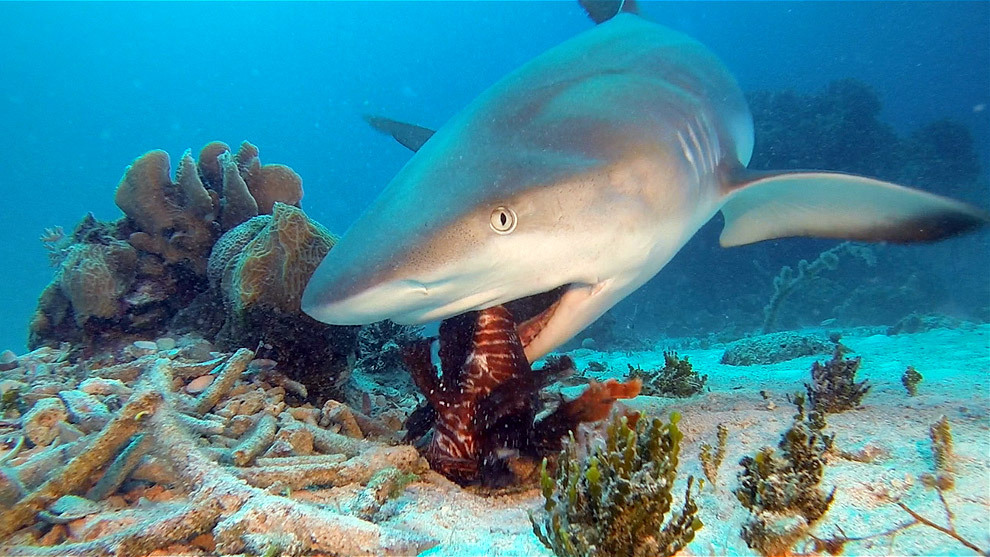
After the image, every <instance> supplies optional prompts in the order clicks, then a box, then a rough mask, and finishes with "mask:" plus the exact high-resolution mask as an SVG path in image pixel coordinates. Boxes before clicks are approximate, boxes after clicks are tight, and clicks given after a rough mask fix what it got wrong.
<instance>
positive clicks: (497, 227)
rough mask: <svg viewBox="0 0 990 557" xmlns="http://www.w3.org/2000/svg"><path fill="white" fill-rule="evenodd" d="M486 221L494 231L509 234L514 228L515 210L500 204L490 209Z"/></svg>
mask: <svg viewBox="0 0 990 557" xmlns="http://www.w3.org/2000/svg"><path fill="white" fill-rule="evenodd" d="M488 223H489V224H490V225H491V227H492V230H494V231H495V232H496V233H498V234H509V233H511V232H512V231H513V230H515V229H516V212H515V211H513V210H512V209H510V208H508V207H505V206H502V205H500V206H498V207H495V209H493V210H492V215H491V218H490V219H489V221H488Z"/></svg>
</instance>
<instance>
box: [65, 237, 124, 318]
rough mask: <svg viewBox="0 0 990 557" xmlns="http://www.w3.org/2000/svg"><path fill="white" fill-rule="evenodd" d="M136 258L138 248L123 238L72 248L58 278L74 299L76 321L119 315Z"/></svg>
mask: <svg viewBox="0 0 990 557" xmlns="http://www.w3.org/2000/svg"><path fill="white" fill-rule="evenodd" d="M137 259H138V256H137V251H136V250H135V249H134V248H132V247H131V246H129V245H128V244H126V243H124V242H120V241H114V242H111V243H110V244H108V245H103V244H74V245H73V246H71V247H70V248H69V253H68V256H67V257H66V258H65V260H64V261H63V262H62V265H61V266H60V267H59V270H58V274H57V275H56V277H55V282H56V283H57V284H58V286H59V289H60V290H61V291H62V293H63V294H64V295H65V297H66V298H68V300H69V302H70V303H71V305H72V311H73V313H74V315H75V320H76V324H77V325H79V326H80V327H81V326H83V325H84V324H85V322H86V321H87V320H88V319H89V318H90V317H100V318H104V319H112V318H116V317H119V316H120V314H121V312H122V311H123V307H124V306H123V304H122V303H121V297H122V296H123V295H124V293H125V292H127V290H128V289H129V288H130V286H131V283H133V282H134V277H135V273H136V270H137Z"/></svg>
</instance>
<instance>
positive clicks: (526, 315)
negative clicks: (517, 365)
mask: <svg viewBox="0 0 990 557" xmlns="http://www.w3.org/2000/svg"><path fill="white" fill-rule="evenodd" d="M570 286H571V285H570V284H563V285H560V286H558V287H557V288H554V289H553V290H549V291H547V292H541V293H539V294H533V295H532V296H526V297H525V298H519V299H518V300H513V301H511V302H506V303H505V304H504V305H505V307H506V309H508V310H509V312H510V313H512V317H513V319H515V322H516V331H517V332H518V334H519V340H520V341H521V342H522V345H523V348H525V347H527V346H529V344H530V343H531V342H533V339H535V338H536V337H537V336H539V334H540V333H541V332H542V331H543V328H544V327H546V325H547V323H549V322H550V319H551V318H553V314H554V312H555V311H556V310H557V306H558V305H559V304H560V299H561V298H562V297H563V296H564V293H565V292H567V290H568V289H569V288H570Z"/></svg>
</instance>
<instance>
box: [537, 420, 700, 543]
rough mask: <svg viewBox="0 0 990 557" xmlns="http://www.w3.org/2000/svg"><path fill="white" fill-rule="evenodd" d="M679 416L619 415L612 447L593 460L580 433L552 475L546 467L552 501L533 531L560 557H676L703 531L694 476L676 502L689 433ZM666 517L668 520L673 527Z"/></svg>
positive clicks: (594, 451) (609, 441)
mask: <svg viewBox="0 0 990 557" xmlns="http://www.w3.org/2000/svg"><path fill="white" fill-rule="evenodd" d="M678 420H679V416H678V415H677V414H673V415H671V419H670V422H669V423H663V421H662V420H659V419H652V420H649V419H645V418H642V417H640V416H638V415H634V416H632V417H627V416H619V415H616V416H615V417H614V418H613V419H612V422H611V423H610V424H609V426H608V428H607V430H606V437H605V440H604V443H601V444H596V445H594V446H592V447H591V448H590V449H589V450H588V453H587V454H586V455H585V456H581V453H582V452H583V450H582V449H580V448H579V447H578V446H577V443H576V442H575V441H574V438H573V436H572V437H571V438H570V439H569V440H568V441H567V442H566V443H565V445H564V449H563V451H561V453H560V456H559V458H558V459H557V462H556V471H555V472H553V475H552V476H551V472H549V471H548V466H547V461H546V460H544V461H543V466H542V467H541V470H540V476H541V478H540V483H541V486H542V491H543V497H544V499H545V501H546V502H545V504H544V511H545V514H543V513H541V516H539V517H538V516H537V515H534V514H531V515H530V520H531V522H532V523H533V532H534V533H535V534H536V536H537V537H538V538H539V539H540V541H541V542H542V543H543V545H545V546H546V547H547V548H548V549H550V550H551V551H553V552H554V554H556V555H559V556H567V557H571V556H592V555H603V556H627V555H637V556H638V555H642V556H645V555H665V556H669V555H675V554H676V553H677V552H679V551H680V550H681V549H683V548H684V547H686V546H687V544H688V543H690V542H691V540H693V539H694V535H695V532H697V531H698V530H699V529H700V528H701V527H702V524H701V520H700V519H698V518H697V517H696V516H695V514H696V513H697V511H698V507H697V505H696V504H695V501H694V495H693V493H692V490H691V486H692V483H693V480H694V478H693V477H689V478H688V480H687V488H686V490H685V494H684V503H683V506H682V508H681V510H680V512H677V513H675V514H673V515H672V516H671V517H670V519H669V520H666V518H667V513H668V512H670V508H671V502H672V501H673V488H674V481H675V479H676V478H677V464H678V457H679V453H680V442H681V438H682V434H681V432H680V430H679V429H678V428H677V422H678ZM665 520H666V523H665Z"/></svg>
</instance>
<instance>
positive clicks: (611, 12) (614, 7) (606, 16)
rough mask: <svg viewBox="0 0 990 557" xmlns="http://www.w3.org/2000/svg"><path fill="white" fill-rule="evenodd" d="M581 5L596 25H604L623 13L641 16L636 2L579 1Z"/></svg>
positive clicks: (618, 0) (611, 0) (615, 0)
mask: <svg viewBox="0 0 990 557" xmlns="http://www.w3.org/2000/svg"><path fill="white" fill-rule="evenodd" d="M579 3H580V4H581V7H582V8H584V11H585V12H586V13H587V14H588V17H590V18H591V20H592V21H594V22H595V23H604V22H606V21H608V20H610V19H612V18H613V17H615V16H617V15H619V14H620V13H623V12H625V13H630V14H639V6H637V5H636V0H579Z"/></svg>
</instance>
